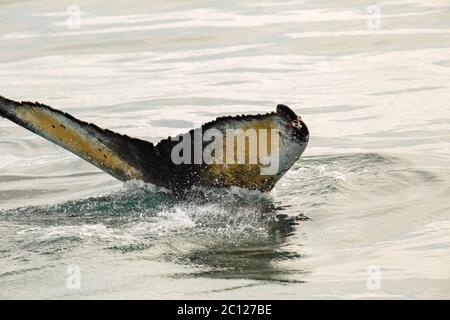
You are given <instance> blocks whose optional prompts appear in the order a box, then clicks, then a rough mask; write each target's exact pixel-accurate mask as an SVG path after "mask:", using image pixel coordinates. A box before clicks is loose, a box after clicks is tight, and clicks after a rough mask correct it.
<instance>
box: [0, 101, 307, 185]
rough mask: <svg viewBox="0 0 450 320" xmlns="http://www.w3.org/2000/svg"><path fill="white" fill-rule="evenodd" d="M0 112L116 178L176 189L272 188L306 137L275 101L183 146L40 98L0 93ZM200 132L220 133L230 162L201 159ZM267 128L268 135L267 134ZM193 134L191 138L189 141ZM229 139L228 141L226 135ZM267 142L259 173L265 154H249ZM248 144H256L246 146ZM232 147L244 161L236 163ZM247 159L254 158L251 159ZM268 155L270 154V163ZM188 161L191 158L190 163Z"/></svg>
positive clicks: (223, 121) (209, 127)
mask: <svg viewBox="0 0 450 320" xmlns="http://www.w3.org/2000/svg"><path fill="white" fill-rule="evenodd" d="M0 116H2V117H5V118H7V119H9V120H11V121H13V122H15V123H17V124H18V125H20V126H22V127H24V128H26V129H28V130H30V131H32V132H34V133H36V134H38V135H40V136H41V137H44V138H46V139H47V140H50V141H51V142H53V143H55V144H57V145H59V146H61V147H63V148H65V149H67V150H69V151H71V152H73V153H74V154H76V155H78V156H79V157H81V158H82V159H84V160H86V161H88V162H90V163H91V164H93V165H95V166H97V167H98V168H100V169H102V170H103V171H105V172H107V173H109V174H110V175H112V176H113V177H115V178H117V179H119V180H122V181H126V180H142V181H144V182H148V183H153V184H156V185H159V186H162V187H166V188H169V189H172V190H175V191H178V190H185V189H187V188H189V187H191V186H192V185H203V186H209V187H210V186H219V187H230V186H238V187H242V188H248V189H257V190H261V191H268V190H271V189H272V188H273V187H274V186H275V183H276V182H277V181H278V180H279V179H280V178H281V177H282V176H283V175H284V174H285V173H286V172H287V170H289V168H290V167H291V166H292V165H293V164H294V163H295V162H296V161H297V160H298V158H299V157H300V155H301V154H302V153H303V151H304V150H305V148H306V146H307V144H308V141H309V131H308V128H307V126H306V125H305V123H304V122H303V121H302V120H301V118H300V117H298V116H297V115H296V114H295V112H293V111H292V110H291V109H290V108H289V107H287V106H285V105H278V106H277V110H276V112H272V113H267V114H263V115H245V116H234V117H221V118H217V119H216V120H214V121H212V122H209V123H206V124H204V125H203V126H202V127H201V128H200V129H196V130H191V131H190V132H188V133H186V134H185V135H184V136H182V137H183V138H186V137H187V138H188V139H186V141H188V146H187V148H184V146H185V144H184V141H185V139H183V143H182V144H180V143H179V142H177V141H178V139H173V138H171V137H169V138H168V139H164V140H161V141H160V142H159V143H158V144H157V145H154V144H153V143H151V142H148V141H145V140H140V139H135V138H131V137H129V136H127V135H122V134H119V133H116V132H113V131H111V130H108V129H102V128H100V127H98V126H96V125H95V124H92V123H87V122H84V121H81V120H78V119H76V118H75V117H73V116H71V115H69V114H67V113H64V112H62V111H59V110H56V109H53V108H51V107H49V106H46V105H44V104H41V103H38V102H35V103H33V102H16V101H13V100H9V99H7V98H4V97H2V96H0ZM198 130H200V133H201V134H203V133H205V132H207V131H209V132H210V133H211V132H212V131H214V132H215V134H217V133H218V134H219V135H218V136H215V138H214V142H220V143H219V144H218V145H219V146H220V147H216V148H215V149H214V150H215V151H214V154H215V155H217V154H221V151H222V149H223V151H224V153H225V154H226V157H225V158H226V160H229V155H228V151H232V154H233V155H232V156H231V158H230V159H232V160H233V161H231V163H229V162H227V163H224V162H223V161H222V160H224V159H225V158H221V159H219V160H220V161H218V162H213V163H212V162H208V161H205V159H204V158H202V156H203V155H204V151H206V150H210V149H209V148H210V147H211V145H207V142H206V140H204V137H202V139H201V140H200V144H198V141H197V142H196V140H195V135H196V133H197V132H198ZM268 131H269V132H270V133H271V134H270V135H267V134H266V133H267V132H268ZM230 132H231V133H230ZM236 132H238V134H237V135H236ZM273 132H276V134H275V135H274V134H273ZM252 134H253V136H252ZM191 136H194V139H193V141H192V139H191ZM230 137H231V140H230V139H228V138H230ZM250 137H253V140H254V141H253V142H257V144H256V147H255V144H252V142H251V141H249V140H248V141H247V142H246V140H245V139H246V138H248V139H250ZM178 138H179V137H178ZM241 138H242V139H241ZM235 139H236V140H235ZM239 139H241V140H240V141H241V144H239V142H238V141H239ZM235 141H236V142H235ZM266 142H268V143H269V144H270V145H271V146H270V147H269V148H268V149H267V150H270V152H269V153H271V155H276V157H272V158H273V159H275V160H276V165H275V166H271V169H273V171H271V173H270V174H269V175H266V174H263V173H262V172H263V171H264V169H265V168H267V163H265V162H266V160H267V158H266V157H264V159H266V160H264V161H263V160H262V159H263V158H261V157H259V155H257V156H258V158H253V157H252V152H251V151H252V149H255V150H258V151H261V150H262V149H263V147H264V145H265V144H266ZM251 144H252V145H253V146H254V148H250V147H248V148H247V147H246V146H247V145H248V146H250V145H251ZM180 145H182V146H183V149H182V153H183V156H182V158H183V159H184V160H186V157H185V155H188V154H189V155H192V157H191V156H188V157H187V160H188V161H187V162H185V161H184V160H183V162H178V161H174V151H176V150H178V149H179V147H180ZM198 146H200V149H198V148H197V147H198ZM239 146H240V147H239ZM239 150H240V151H239ZM267 150H266V151H267ZM196 151H200V160H201V161H200V162H198V161H197V158H198V157H197V156H198V155H199V153H198V152H197V153H196ZM235 151H236V152H237V154H240V155H241V158H240V159H241V160H242V159H243V160H244V162H239V163H235V161H234V157H235V155H236V154H235ZM175 153H176V152H175ZM278 155H279V157H278ZM250 158H252V159H257V161H256V162H249V161H248V160H249V159H250ZM272 158H269V159H271V160H270V161H272ZM191 159H195V160H194V161H189V160H191Z"/></svg>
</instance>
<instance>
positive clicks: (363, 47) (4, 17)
mask: <svg viewBox="0 0 450 320" xmlns="http://www.w3.org/2000/svg"><path fill="white" fill-rule="evenodd" d="M0 20H1V21H2V22H1V27H0V95H3V96H5V97H8V98H11V99H15V100H32V101H39V102H42V103H45V104H48V105H51V106H53V107H55V108H58V109H61V110H64V111H66V112H69V113H71V114H72V115H74V116H76V117H78V118H80V119H83V120H86V121H89V122H93V123H95V124H97V125H99V126H101V127H107V128H109V129H111V130H114V131H117V132H120V133H124V134H128V135H130V136H134V137H138V138H142V139H147V140H149V141H152V142H158V141H159V140H160V139H162V138H166V137H168V136H173V135H176V134H180V133H183V132H186V131H188V130H189V129H191V128H193V127H195V126H198V125H199V124H201V123H203V122H206V121H210V120H213V119H215V118H216V117H218V116H223V115H236V114H252V113H266V112H271V111H274V109H275V106H276V105H277V104H278V103H284V104H287V105H289V106H291V107H292V108H293V109H294V110H295V111H296V112H297V113H298V114H300V115H301V116H302V118H303V119H304V121H305V122H306V123H307V124H308V126H309V129H310V132H311V140H310V143H309V146H308V148H307V149H306V152H305V154H304V155H303V157H302V158H301V159H300V160H299V161H298V162H297V163H296V164H295V165H294V166H293V168H292V169H291V170H290V171H289V172H288V173H287V174H286V175H285V176H284V177H283V179H282V180H281V181H280V182H279V183H278V184H277V186H276V188H275V189H274V190H273V191H272V192H270V193H265V194H264V193H259V192H250V191H245V190H241V189H238V188H235V189H217V190H214V189H202V188H196V189H195V190H192V194H191V195H190V197H189V198H188V199H178V198H175V197H174V196H173V195H172V194H171V193H169V192H167V191H166V190H163V189H160V188H157V187H155V186H152V185H145V184H143V183H139V182H128V183H125V184H123V183H121V182H119V181H117V180H115V179H114V178H112V177H110V176H108V175H107V174H106V173H103V172H101V171H100V170H98V169H96V168H95V167H93V166H92V165H90V164H88V163H86V162H84V161H83V160H81V159H79V158H78V157H76V156H75V155H72V154H71V153H69V152H67V151H65V150H63V149H61V148H59V147H57V146H56V145H53V144H52V143H50V142H47V141H45V140H44V139H42V138H40V137H38V136H36V135H34V134H32V133H31V132H29V131H27V130H25V129H22V128H20V127H19V126H17V125H15V124H13V123H11V122H9V121H7V120H5V119H0V298H2V299H9V298H28V299H38V298H46V299H48V298H52V299H69V298H75V299H78V298H98V299H107V298H154V299H160V298H165V299H167V298H175V299H190V298H200V299H213V298H224V299H227V298H229V299H236V298H246V299H248V298H249V299H252V298H255V299H257V298H274V299H298V298H303V299H310V298H338V299H341V298H344V299H346V298H394V299H399V298H400V299H401V298H433V299H436V298H450V272H449V270H450V165H449V164H450V3H449V2H448V1H438V0H433V1H423V0H405V1H401V0H399V1H383V2H372V1H319V2H318V1H302V0H280V1H278V0H274V1H236V2H230V1H202V0H195V1H194V0H191V1H189V0H188V1H176V0H170V1H159V0H155V1H151V2H148V1H141V0H137V1H131V2H130V1H114V2H113V3H111V2H104V1H97V0H94V1H87V0H76V1H54V0H43V1H23V0H21V1H0ZM74 277H76V278H74ZM78 280H79V281H78Z"/></svg>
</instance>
